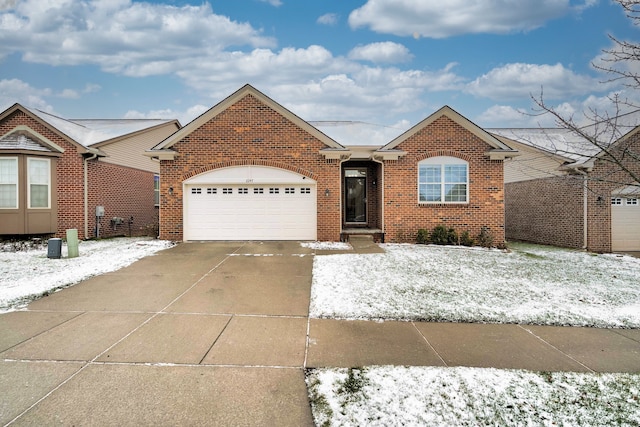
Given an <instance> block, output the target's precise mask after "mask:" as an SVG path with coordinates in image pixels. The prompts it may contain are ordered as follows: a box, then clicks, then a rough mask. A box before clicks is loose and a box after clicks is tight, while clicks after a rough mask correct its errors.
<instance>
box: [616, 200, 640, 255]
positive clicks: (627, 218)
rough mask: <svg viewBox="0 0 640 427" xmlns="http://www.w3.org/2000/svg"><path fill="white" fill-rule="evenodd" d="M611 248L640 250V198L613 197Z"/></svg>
mask: <svg viewBox="0 0 640 427" xmlns="http://www.w3.org/2000/svg"><path fill="white" fill-rule="evenodd" d="M611 248H612V250H613V251H617V252H620V251H640V198H638V197H636V196H614V197H612V199H611Z"/></svg>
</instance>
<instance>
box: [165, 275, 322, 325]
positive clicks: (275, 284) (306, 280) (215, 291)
mask: <svg viewBox="0 0 640 427" xmlns="http://www.w3.org/2000/svg"><path fill="white" fill-rule="evenodd" d="M310 293H311V276H308V277H305V276H288V275H277V276H276V275H266V276H231V277H229V276H225V275H224V274H211V275H209V276H207V277H205V278H204V279H202V280H201V281H200V282H199V283H198V284H197V285H196V286H194V287H193V289H190V290H189V291H188V292H187V293H186V294H185V295H183V296H182V297H180V299H179V300H177V301H176V302H175V303H173V304H171V305H170V306H169V307H168V308H167V309H166V311H170V312H182V313H212V314H216V313H219V314H227V313H232V314H257V315H286V316H306V315H307V314H308V312H309V298H310Z"/></svg>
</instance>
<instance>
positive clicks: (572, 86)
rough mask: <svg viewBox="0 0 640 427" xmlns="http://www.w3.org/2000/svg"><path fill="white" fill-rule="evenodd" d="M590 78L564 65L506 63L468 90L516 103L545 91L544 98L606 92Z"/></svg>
mask: <svg viewBox="0 0 640 427" xmlns="http://www.w3.org/2000/svg"><path fill="white" fill-rule="evenodd" d="M598 84H599V81H598V80H597V79H594V78H592V77H589V76H585V75H580V74H576V73H574V72H573V71H572V70H570V69H567V68H565V67H564V66H563V65H562V64H555V65H547V64H542V65H538V64H523V63H514V64H507V65H504V66H502V67H499V68H494V69H493V70H491V71H489V72H488V73H487V74H484V75H482V76H480V77H478V78H477V79H475V80H474V81H473V82H471V83H469V84H468V85H467V88H466V91H467V92H468V93H471V94H473V95H476V96H481V97H485V98H490V99H496V100H510V99H511V100H513V99H519V98H526V97H529V96H534V97H536V98H538V97H539V96H540V95H541V91H542V92H543V95H544V99H559V98H566V97H568V96H579V95H584V94H587V93H590V92H592V91H594V90H597V89H601V90H606V89H607V86H606V85H601V86H598Z"/></svg>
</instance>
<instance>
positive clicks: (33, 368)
mask: <svg viewBox="0 0 640 427" xmlns="http://www.w3.org/2000/svg"><path fill="white" fill-rule="evenodd" d="M82 366H83V364H81V363H77V362H75V363H74V362H66V363H60V362H6V361H0V390H2V392H1V393H2V398H0V424H1V425H5V424H6V423H8V422H10V421H11V420H13V419H14V418H15V417H17V416H18V415H20V414H21V413H22V412H24V411H25V410H27V409H28V408H29V407H30V406H31V405H33V404H34V403H36V402H37V401H38V400H39V399H41V398H42V397H44V396H45V395H46V394H47V393H49V392H50V391H51V390H53V389H54V388H55V387H57V386H58V385H60V384H62V382H63V381H65V380H66V379H67V378H69V377H70V376H71V375H73V374H74V373H75V372H77V371H78V370H80V368H82Z"/></svg>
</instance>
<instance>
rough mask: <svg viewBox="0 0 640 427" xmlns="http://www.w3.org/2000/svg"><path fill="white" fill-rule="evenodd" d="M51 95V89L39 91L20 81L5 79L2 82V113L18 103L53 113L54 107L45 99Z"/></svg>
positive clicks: (0, 85) (0, 90)
mask: <svg viewBox="0 0 640 427" xmlns="http://www.w3.org/2000/svg"><path fill="white" fill-rule="evenodd" d="M51 95H52V92H51V89H38V88H35V87H33V86H31V85H30V84H28V83H25V82H23V81H22V80H19V79H3V80H0V111H4V110H5V109H7V108H9V107H10V106H12V105H13V104H15V103H16V102H17V103H20V104H23V105H25V106H26V107H32V108H38V109H40V110H44V111H49V112H52V111H53V107H52V106H51V105H49V104H48V103H47V102H46V101H45V99H44V98H45V97H48V96H51Z"/></svg>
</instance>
